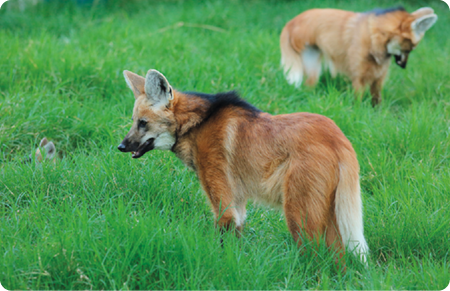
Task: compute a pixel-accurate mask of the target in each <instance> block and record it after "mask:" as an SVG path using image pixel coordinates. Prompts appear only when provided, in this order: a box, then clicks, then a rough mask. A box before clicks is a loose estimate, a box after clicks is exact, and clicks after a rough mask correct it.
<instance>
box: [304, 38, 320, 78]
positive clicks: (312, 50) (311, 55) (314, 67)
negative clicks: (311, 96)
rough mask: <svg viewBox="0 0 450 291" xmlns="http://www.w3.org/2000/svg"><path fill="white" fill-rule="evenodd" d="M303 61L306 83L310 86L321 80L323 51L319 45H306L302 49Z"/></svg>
mask: <svg viewBox="0 0 450 291" xmlns="http://www.w3.org/2000/svg"><path fill="white" fill-rule="evenodd" d="M302 61H303V66H304V70H305V75H307V76H308V77H307V79H306V81H305V84H306V85H308V86H314V85H316V84H317V81H318V80H319V77H320V73H321V70H322V64H321V52H320V50H319V48H318V47H317V46H310V45H307V46H305V49H304V50H303V51H302Z"/></svg>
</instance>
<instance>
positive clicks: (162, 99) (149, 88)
mask: <svg viewBox="0 0 450 291" xmlns="http://www.w3.org/2000/svg"><path fill="white" fill-rule="evenodd" d="M145 94H146V95H147V98H148V99H149V100H150V102H151V103H152V106H156V107H164V106H168V105H169V102H170V100H172V99H173V90H172V87H170V85H169V82H168V81H167V79H166V77H164V75H163V74H161V73H160V72H158V71H157V70H149V71H148V72H147V76H146V77H145Z"/></svg>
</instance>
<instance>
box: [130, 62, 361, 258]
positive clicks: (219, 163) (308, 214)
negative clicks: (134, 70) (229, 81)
mask: <svg viewBox="0 0 450 291" xmlns="http://www.w3.org/2000/svg"><path fill="white" fill-rule="evenodd" d="M126 74H128V75H129V74H131V73H130V72H126ZM158 74H160V73H159V72H158V73H157V72H156V71H154V70H150V71H149V73H147V79H149V80H150V81H149V82H153V81H152V80H161V82H166V81H165V78H164V79H163V77H162V75H160V77H157V76H158ZM125 76H126V78H127V75H125ZM133 78H135V76H133ZM141 78H142V77H141ZM142 79H143V78H142ZM130 80H131V78H129V79H127V82H129V83H130V84H129V86H130V87H131V89H132V90H133V92H138V95H135V97H136V102H135V108H134V110H133V117H134V124H133V126H132V128H131V130H130V132H129V133H128V134H127V136H126V137H125V139H124V141H123V144H135V143H139V142H141V143H143V142H144V141H142V140H141V139H142V136H144V135H148V136H153V135H152V133H149V132H150V131H152V132H159V133H161V132H163V131H165V132H169V133H170V134H173V135H174V136H175V137H176V141H174V144H173V146H172V148H171V150H172V151H173V152H174V153H175V154H176V155H177V156H178V157H179V158H180V159H181V160H182V161H183V162H184V163H185V164H186V165H187V166H188V167H190V168H191V169H193V170H194V171H195V172H196V173H197V176H198V178H199V180H200V183H201V185H202V187H203V189H204V191H205V193H206V195H207V197H208V199H209V201H210V203H211V206H212V210H213V212H214V214H215V216H216V219H217V224H218V226H219V227H220V229H222V230H232V229H235V228H236V230H237V232H238V234H239V233H240V231H241V230H242V227H243V223H244V221H245V206H246V204H247V200H248V199H252V200H255V201H258V202H263V203H266V204H269V205H271V206H275V207H279V208H282V209H283V210H284V213H285V217H286V221H287V225H288V227H289V230H290V232H291V233H292V236H293V237H294V239H295V240H296V241H297V242H298V243H299V244H301V243H302V241H303V240H304V239H318V238H319V237H321V236H325V240H326V242H327V244H328V246H333V248H335V249H336V250H339V251H344V246H347V243H348V242H349V240H353V241H357V242H360V244H361V247H360V248H359V249H358V250H357V252H359V253H362V252H366V251H367V245H366V242H365V240H364V237H363V227H362V209H361V203H360V191H359V175H358V172H359V165H358V160H357V159H356V154H355V151H354V150H353V148H352V145H351V143H350V142H349V140H348V139H347V138H346V137H345V136H344V134H343V133H342V131H341V130H340V129H339V128H338V127H337V126H336V124H335V123H334V122H333V121H332V120H330V119H329V118H326V117H324V116H321V115H317V114H311V113H293V114H285V115H277V116H272V115H270V114H268V113H263V112H260V111H258V110H257V109H256V108H253V107H251V106H250V105H249V104H247V103H245V104H243V101H239V102H240V103H239V102H236V99H235V96H231V97H232V98H231V99H229V100H234V101H233V102H234V103H233V102H229V103H222V104H225V105H222V107H212V104H215V103H213V101H211V100H212V99H211V100H210V99H208V98H209V97H208V98H206V97H205V96H203V97H202V96H200V95H195V93H192V94H186V93H181V92H177V91H175V90H173V98H172V97H171V98H170V99H167V100H168V101H167V103H165V104H164V107H163V108H162V107H158V108H154V107H153V106H152V105H151V104H150V103H149V101H148V100H151V99H154V97H153V96H148V94H147V95H146V93H145V92H142V91H141V90H140V89H139V88H140V87H142V86H140V87H139V84H141V85H142V83H143V82H141V81H140V80H136V82H137V84H138V85H137V86H134V84H133V81H130ZM155 84H156V85H155V86H156V87H155V88H159V87H160V85H158V83H157V82H156V83H155ZM162 85H163V86H162V87H164V88H169V84H168V83H167V84H165V83H163V84H162ZM146 86H147V84H146ZM169 91H170V92H172V91H171V88H170V90H169ZM156 92H158V91H156ZM165 92H166V91H165ZM135 94H136V93H135ZM163 96H164V95H163ZM171 96H172V95H171ZM149 98H150V99H149ZM233 98H234V99H233ZM221 100H222V99H221ZM222 101H223V100H222ZM222 101H221V102H222ZM216 105H217V104H216ZM211 108H216V109H215V111H214V112H213V113H211V112H212V111H210V109H211ZM142 119H144V120H147V121H148V123H149V125H148V126H147V131H144V130H143V129H138V126H137V124H138V123H139V120H142ZM156 139H157V138H156ZM122 150H124V149H123V148H122ZM130 151H131V150H130ZM343 209H345V212H343V211H342V210H343ZM336 212H338V213H336ZM342 213H344V215H343V214H342ZM345 213H349V215H347V216H346V215H345ZM349 217H350V218H349ZM354 221H356V223H354ZM340 225H342V226H343V228H345V229H344V232H342V231H340V230H339V227H340ZM352 232H353V235H352ZM303 234H304V235H306V237H303ZM344 238H345V241H343V239H344ZM350 246H351V244H350ZM353 246H356V245H355V244H353ZM364 260H365V257H364Z"/></svg>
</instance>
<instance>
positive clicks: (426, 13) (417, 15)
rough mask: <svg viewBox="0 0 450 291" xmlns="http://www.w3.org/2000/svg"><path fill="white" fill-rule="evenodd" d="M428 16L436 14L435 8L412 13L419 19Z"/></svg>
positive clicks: (421, 9)
mask: <svg viewBox="0 0 450 291" xmlns="http://www.w3.org/2000/svg"><path fill="white" fill-rule="evenodd" d="M428 14H434V10H433V8H430V7H422V8H419V9H417V10H416V11H414V12H413V13H411V15H412V16H414V17H415V18H419V17H422V16H425V15H428Z"/></svg>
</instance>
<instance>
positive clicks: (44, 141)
mask: <svg viewBox="0 0 450 291" xmlns="http://www.w3.org/2000/svg"><path fill="white" fill-rule="evenodd" d="M47 143H48V140H47V138H46V137H44V138H43V139H41V142H40V143H39V147H43V146H45V145H46V144H47Z"/></svg>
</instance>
